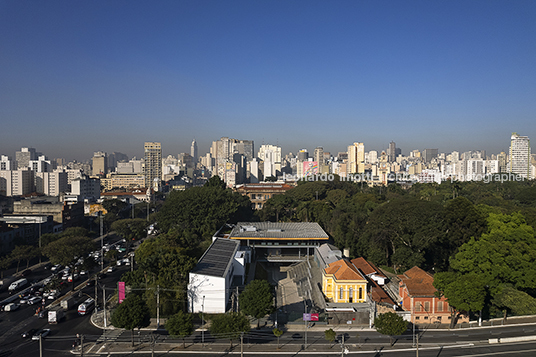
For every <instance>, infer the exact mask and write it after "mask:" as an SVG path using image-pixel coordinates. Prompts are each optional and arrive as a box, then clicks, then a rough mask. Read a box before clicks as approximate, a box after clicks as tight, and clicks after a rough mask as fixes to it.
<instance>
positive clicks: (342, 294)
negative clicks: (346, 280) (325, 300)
mask: <svg viewBox="0 0 536 357" xmlns="http://www.w3.org/2000/svg"><path fill="white" fill-rule="evenodd" d="M339 299H344V290H343V289H342V287H341V288H340V289H339Z"/></svg>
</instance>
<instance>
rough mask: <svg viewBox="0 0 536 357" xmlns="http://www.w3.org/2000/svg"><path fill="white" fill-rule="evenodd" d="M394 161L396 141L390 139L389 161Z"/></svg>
mask: <svg viewBox="0 0 536 357" xmlns="http://www.w3.org/2000/svg"><path fill="white" fill-rule="evenodd" d="M395 161H396V143H395V142H394V141H391V142H390V143H389V162H395Z"/></svg>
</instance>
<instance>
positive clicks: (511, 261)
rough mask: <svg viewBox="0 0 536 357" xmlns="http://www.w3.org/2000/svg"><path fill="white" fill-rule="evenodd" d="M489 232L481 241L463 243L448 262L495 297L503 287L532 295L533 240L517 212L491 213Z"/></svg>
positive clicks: (535, 240)
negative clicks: (505, 285) (475, 280)
mask: <svg viewBox="0 0 536 357" xmlns="http://www.w3.org/2000/svg"><path fill="white" fill-rule="evenodd" d="M487 224H488V229H487V232H486V233H483V234H482V236H481V237H480V238H471V239H470V240H469V242H467V243H465V244H463V245H462V246H461V247H460V249H459V252H458V253H457V254H456V255H455V256H454V258H453V259H452V260H451V262H450V266H451V268H452V269H453V270H454V271H456V272H458V273H461V274H462V276H465V275H467V274H470V273H472V274H474V275H477V276H479V277H480V279H481V280H482V281H485V282H486V285H488V286H489V291H490V293H491V295H492V296H494V295H495V294H496V293H497V292H498V290H499V288H500V286H501V285H502V284H512V286H513V287H514V288H516V289H518V290H521V291H523V290H525V291H526V292H529V293H531V292H532V293H534V292H535V290H536V289H535V287H536V266H535V265H534V260H535V259H536V237H535V235H534V229H533V228H532V227H531V226H529V225H527V224H526V223H525V218H524V217H523V215H522V214H520V213H512V214H510V215H506V214H496V213H490V214H489V216H488V219H487Z"/></svg>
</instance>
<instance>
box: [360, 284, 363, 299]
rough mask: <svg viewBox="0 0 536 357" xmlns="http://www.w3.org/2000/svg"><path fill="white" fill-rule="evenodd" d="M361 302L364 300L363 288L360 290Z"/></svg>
mask: <svg viewBox="0 0 536 357" xmlns="http://www.w3.org/2000/svg"><path fill="white" fill-rule="evenodd" d="M359 300H363V288H361V287H360V288H359Z"/></svg>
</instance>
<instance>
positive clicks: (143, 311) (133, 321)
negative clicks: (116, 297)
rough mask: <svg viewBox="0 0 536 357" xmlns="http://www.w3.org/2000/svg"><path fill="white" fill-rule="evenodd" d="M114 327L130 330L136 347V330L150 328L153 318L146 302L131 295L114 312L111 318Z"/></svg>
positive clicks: (135, 295)
mask: <svg viewBox="0 0 536 357" xmlns="http://www.w3.org/2000/svg"><path fill="white" fill-rule="evenodd" d="M111 322H112V325H114V326H115V327H119V328H124V329H126V330H130V336H131V341H132V346H133V347H134V329H135V328H142V327H147V326H149V324H150V322H151V317H150V315H149V310H148V309H147V306H146V304H145V301H144V300H143V299H142V298H141V297H140V296H139V295H137V294H135V293H131V294H129V295H128V296H127V297H126V299H125V300H123V302H122V303H121V304H119V306H118V307H117V308H116V309H115V310H114V312H113V313H112V316H111Z"/></svg>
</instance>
